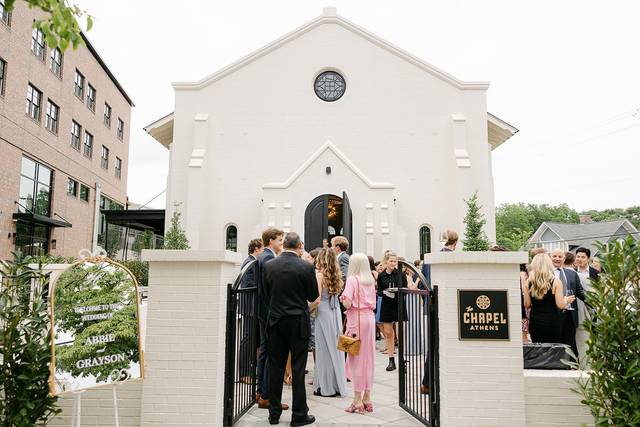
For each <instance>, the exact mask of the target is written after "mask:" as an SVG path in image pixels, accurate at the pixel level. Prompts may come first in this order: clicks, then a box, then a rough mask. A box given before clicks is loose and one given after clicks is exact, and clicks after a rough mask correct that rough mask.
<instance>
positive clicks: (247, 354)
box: [238, 239, 263, 384]
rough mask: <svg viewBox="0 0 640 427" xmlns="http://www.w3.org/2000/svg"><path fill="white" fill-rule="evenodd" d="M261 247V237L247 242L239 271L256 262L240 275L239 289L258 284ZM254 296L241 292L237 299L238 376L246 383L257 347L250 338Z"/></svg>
mask: <svg viewBox="0 0 640 427" xmlns="http://www.w3.org/2000/svg"><path fill="white" fill-rule="evenodd" d="M262 248H263V245H262V240H261V239H253V240H251V241H250V242H249V249H248V250H249V256H248V257H247V258H246V259H245V260H244V261H243V262H242V265H241V266H240V271H242V270H244V268H245V266H246V265H247V264H249V263H250V262H252V261H256V262H254V263H253V264H252V265H251V266H249V267H248V269H247V271H245V273H244V275H243V276H242V279H241V280H240V288H241V289H248V288H255V287H256V286H257V285H258V284H257V282H256V272H257V270H258V263H257V259H258V256H259V255H260V254H261V253H262ZM254 298H256V299H257V292H256V293H254V294H241V296H240V300H239V303H240V307H239V310H238V312H239V313H240V314H241V315H242V324H241V331H242V339H241V340H240V354H239V358H240V359H239V368H240V377H241V378H242V381H243V382H244V383H246V384H249V383H250V381H251V363H250V361H251V359H252V356H251V352H255V351H256V348H257V345H256V342H255V339H252V330H253V328H254V326H253V325H254V323H255V321H256V314H255V307H256V304H255V300H254ZM254 336H255V335H254Z"/></svg>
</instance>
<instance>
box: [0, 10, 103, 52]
mask: <svg viewBox="0 0 640 427" xmlns="http://www.w3.org/2000/svg"><path fill="white" fill-rule="evenodd" d="M24 1H25V2H26V3H27V4H28V5H29V8H31V9H33V8H36V9H40V10H42V11H43V12H46V13H47V17H46V18H45V19H40V20H36V21H34V22H33V26H34V28H39V29H40V30H42V33H43V34H44V37H45V39H46V41H47V44H48V45H49V47H50V48H55V47H58V48H60V50H61V51H65V50H67V48H68V47H69V46H73V48H74V49H76V48H78V46H82V45H84V39H83V38H82V30H81V28H80V25H79V24H78V19H80V18H82V17H85V18H86V22H87V31H89V30H91V27H92V26H93V18H92V16H91V15H89V14H87V13H86V12H85V11H83V10H81V9H80V8H79V7H78V6H76V5H75V4H74V5H70V4H69V2H68V1H67V0H24ZM15 2H16V0H4V6H5V8H6V9H7V10H13V8H14V7H15Z"/></svg>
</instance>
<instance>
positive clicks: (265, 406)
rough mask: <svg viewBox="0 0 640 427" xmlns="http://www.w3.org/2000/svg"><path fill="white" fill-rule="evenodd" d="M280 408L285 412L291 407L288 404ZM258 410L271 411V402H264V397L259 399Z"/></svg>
mask: <svg viewBox="0 0 640 427" xmlns="http://www.w3.org/2000/svg"><path fill="white" fill-rule="evenodd" d="M280 407H281V408H282V410H283V411H286V410H287V409H289V405H287V404H286V403H281V404H280ZM258 408H260V409H269V401H268V400H264V399H263V398H262V397H258Z"/></svg>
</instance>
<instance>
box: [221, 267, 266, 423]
mask: <svg viewBox="0 0 640 427" xmlns="http://www.w3.org/2000/svg"><path fill="white" fill-rule="evenodd" d="M256 267H257V261H256V260H252V261H250V262H248V263H247V264H246V265H245V266H244V268H243V269H242V271H241V272H240V274H239V275H238V277H237V278H236V280H235V281H234V282H233V284H231V283H229V284H228V285H227V319H226V322H227V325H226V326H227V328H226V337H225V368H224V402H223V425H224V426H232V425H233V424H234V423H235V422H237V421H238V420H239V419H240V418H241V417H242V416H243V415H244V414H245V413H246V412H247V411H249V409H251V408H252V407H253V405H254V404H255V403H256V401H255V395H256V361H257V351H256V350H257V342H258V332H257V331H258V319H257V316H256V315H255V309H256V307H257V304H258V292H257V291H258V289H257V288H256V287H251V288H240V284H241V283H242V280H243V279H244V277H245V274H246V273H247V271H248V270H250V269H255V268H256ZM256 270H257V269H256ZM256 273H257V272H256ZM238 302H239V303H240V304H238ZM239 309H240V310H239ZM247 312H250V313H252V314H253V315H247V314H246V313H247ZM238 324H240V330H241V332H242V333H241V335H238V333H237V332H238V327H237V326H238ZM243 346H244V348H245V350H244V354H243ZM247 348H248V351H247ZM238 350H239V351H238ZM238 353H239V354H238ZM238 357H239V358H240V359H241V360H238ZM236 362H239V363H238V368H239V369H240V371H241V372H240V374H241V376H240V378H237V377H238V375H237V374H238V372H236ZM243 367H244V368H245V369H246V370H247V371H248V372H244V373H243V372H242V369H243ZM247 378H249V380H250V381H249V383H247V382H246V379H247ZM243 380H244V381H243Z"/></svg>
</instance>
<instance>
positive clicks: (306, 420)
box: [289, 415, 316, 427]
mask: <svg viewBox="0 0 640 427" xmlns="http://www.w3.org/2000/svg"><path fill="white" fill-rule="evenodd" d="M315 422H316V417H314V416H313V415H306V416H304V417H301V418H297V417H291V424H289V425H290V426H292V427H296V426H306V425H307V424H313V423H315Z"/></svg>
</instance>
